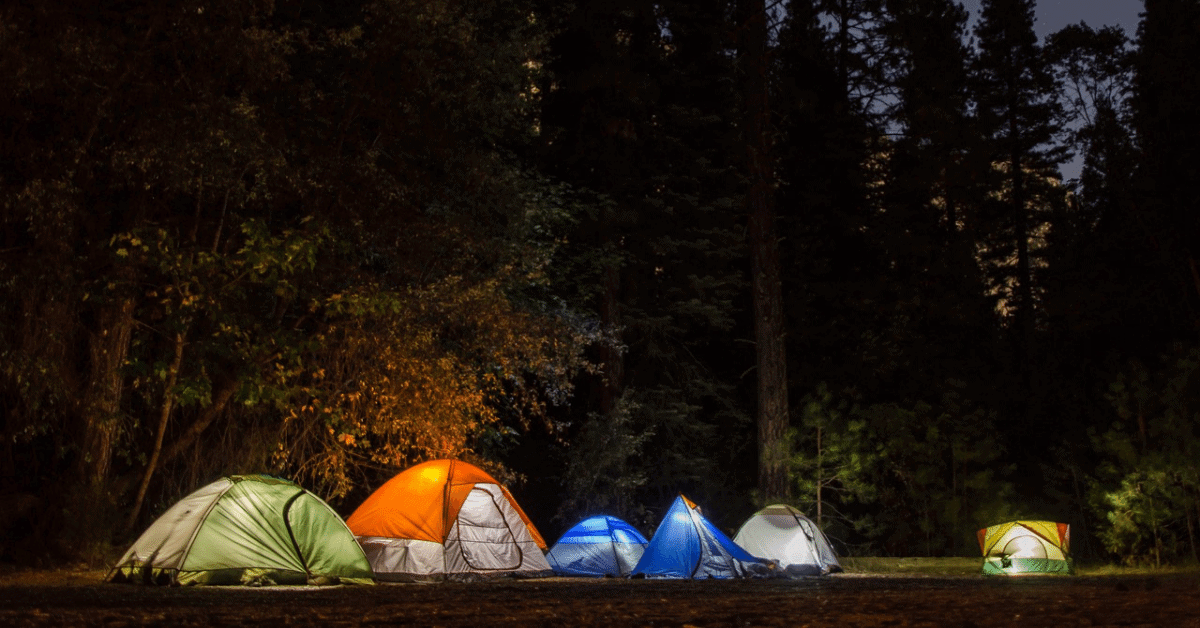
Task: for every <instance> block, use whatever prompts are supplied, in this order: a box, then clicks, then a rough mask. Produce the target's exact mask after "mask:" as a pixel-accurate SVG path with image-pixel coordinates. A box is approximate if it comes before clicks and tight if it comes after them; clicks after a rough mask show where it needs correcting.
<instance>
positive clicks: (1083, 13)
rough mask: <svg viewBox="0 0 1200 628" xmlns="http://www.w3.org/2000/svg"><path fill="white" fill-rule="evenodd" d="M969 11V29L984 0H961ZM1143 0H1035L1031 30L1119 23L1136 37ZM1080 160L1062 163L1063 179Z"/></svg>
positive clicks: (1075, 173) (1070, 176) (1073, 171)
mask: <svg viewBox="0 0 1200 628" xmlns="http://www.w3.org/2000/svg"><path fill="white" fill-rule="evenodd" d="M960 1H961V2H962V4H963V6H964V7H966V9H967V11H968V12H970V14H971V22H970V24H971V28H972V29H974V26H975V22H976V21H977V20H978V19H979V11H980V9H979V7H980V4H981V3H982V2H983V0H960ZM1141 12H1142V0H1038V3H1037V23H1036V24H1035V25H1034V29H1035V30H1036V31H1037V34H1038V37H1040V38H1041V39H1042V40H1043V41H1045V38H1046V37H1047V36H1048V35H1050V34H1051V33H1054V32H1055V31H1058V30H1059V29H1061V28H1063V27H1064V26H1068V25H1070V24H1078V23H1079V22H1084V23H1086V24H1087V25H1088V26H1090V27H1092V28H1094V29H1099V28H1101V27H1104V26H1121V27H1122V28H1124V29H1125V33H1126V34H1127V35H1129V38H1130V39H1133V38H1135V37H1137V26H1138V19H1139V14H1140V13H1141ZM1081 167H1082V161H1081V160H1080V159H1079V158H1078V157H1077V158H1076V159H1074V160H1072V161H1071V162H1068V163H1065V164H1063V165H1062V173H1063V177H1064V178H1065V179H1073V178H1075V177H1078V176H1079V170H1080V168H1081Z"/></svg>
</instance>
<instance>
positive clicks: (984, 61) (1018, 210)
mask: <svg viewBox="0 0 1200 628" xmlns="http://www.w3.org/2000/svg"><path fill="white" fill-rule="evenodd" d="M1033 20H1034V2H1033V0H984V2H983V5H982V14H981V18H980V21H979V23H978V24H977V26H976V28H975V35H976V36H977V37H978V46H979V55H978V57H977V58H976V59H975V62H974V64H973V66H972V85H971V92H972V96H973V104H974V107H975V117H976V122H977V124H978V128H979V131H980V133H981V134H982V135H983V137H984V139H985V141H986V143H985V144H984V145H983V146H982V150H983V157H984V160H983V161H982V162H981V163H980V165H981V166H982V167H984V168H985V170H984V172H983V173H982V174H983V176H985V177H987V178H991V179H992V180H993V181H995V183H994V186H995V187H993V188H992V190H991V192H992V202H990V203H989V205H990V208H989V207H987V206H985V207H984V208H983V209H984V212H983V216H982V218H981V220H980V223H979V224H980V225H981V227H980V232H979V238H980V239H979V242H980V244H982V245H983V247H984V249H985V256H986V257H985V259H986V262H987V266H988V267H989V268H990V270H991V272H992V276H991V277H990V278H989V279H990V283H991V288H992V289H993V290H995V291H996V292H997V293H998V294H1000V295H1001V298H1002V304H1001V309H1002V311H1003V312H1004V314H1005V316H1006V318H1008V319H1009V320H1010V321H1011V325H1010V326H1009V329H1010V332H1011V334H1012V337H1013V345H1012V346H1013V355H1014V359H1013V368H1014V369H1015V371H1016V374H1017V377H1018V379H1019V381H1020V382H1021V384H1020V386H1021V390H1022V393H1021V394H1020V397H1021V398H1027V397H1028V393H1029V392H1030V387H1031V386H1032V383H1033V382H1034V381H1036V378H1034V377H1033V374H1032V371H1033V367H1034V365H1035V364H1036V360H1035V359H1034V355H1033V352H1034V347H1035V346H1036V345H1035V333H1036V332H1037V330H1038V329H1039V328H1040V327H1041V326H1042V325H1043V320H1042V319H1044V315H1043V313H1042V312H1043V308H1042V306H1041V304H1040V299H1041V289H1040V287H1039V285H1038V274H1039V273H1040V268H1041V267H1043V266H1044V263H1043V262H1042V261H1041V260H1040V259H1039V258H1040V256H1041V254H1042V252H1043V250H1044V245H1043V241H1044V239H1045V237H1046V235H1047V233H1048V231H1049V229H1050V219H1049V215H1048V214H1049V210H1050V208H1051V207H1052V206H1053V204H1054V203H1059V202H1061V199H1062V193H1061V192H1060V191H1059V190H1058V189H1057V188H1056V187H1055V185H1054V181H1056V180H1057V165H1058V163H1059V162H1060V161H1061V160H1062V159H1063V158H1064V156H1065V153H1064V150H1063V149H1062V148H1061V147H1060V146H1058V145H1057V144H1056V143H1055V142H1056V139H1057V135H1058V130H1059V128H1060V126H1059V125H1060V123H1061V111H1060V109H1059V106H1058V102H1057V99H1056V96H1057V90H1058V89H1059V86H1058V84H1057V81H1056V80H1055V77H1054V75H1053V74H1052V73H1051V71H1050V68H1049V66H1048V65H1047V63H1046V61H1045V59H1044V57H1043V55H1042V52H1041V47H1040V46H1039V45H1038V41H1037V36H1036V34H1035V33H1034V31H1033ZM1027 411H1028V408H1025V409H1021V410H1018V412H1020V413H1022V414H1024V413H1026V412H1027ZM1024 418H1025V419H1026V420H1029V419H1031V418H1032V417H1030V416H1025V417H1024Z"/></svg>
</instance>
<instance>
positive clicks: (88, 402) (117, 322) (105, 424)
mask: <svg viewBox="0 0 1200 628" xmlns="http://www.w3.org/2000/svg"><path fill="white" fill-rule="evenodd" d="M133 308H134V301H133V299H132V298H130V297H123V298H120V299H118V300H117V301H115V302H114V303H111V304H108V305H105V306H103V307H101V308H100V311H99V313H98V316H97V321H96V331H95V333H94V334H93V335H92V337H91V339H90V341H89V348H88V349H89V356H88V357H89V359H90V364H89V367H88V383H87V388H86V394H85V397H84V400H83V404H82V408H81V414H82V421H83V424H82V426H81V433H80V435H81V444H82V445H81V448H80V452H79V459H78V461H77V463H76V473H77V476H78V477H79V479H80V480H81V481H82V482H83V483H84V484H85V485H87V486H90V487H92V488H101V487H103V485H104V484H105V482H107V480H108V475H109V467H110V466H111V463H112V453H113V446H114V444H115V440H116V435H117V427H118V425H117V415H118V412H119V411H120V407H121V388H122V376H121V365H122V364H124V362H125V358H126V356H128V354H129V341H130V337H131V335H132V332H133Z"/></svg>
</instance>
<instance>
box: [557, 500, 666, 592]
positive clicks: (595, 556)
mask: <svg viewBox="0 0 1200 628" xmlns="http://www.w3.org/2000/svg"><path fill="white" fill-rule="evenodd" d="M647 543H649V541H647V540H646V537H644V536H642V533H641V532H638V531H637V529H636V528H634V527H633V526H631V525H629V524H628V523H625V522H624V521H622V520H620V519H618V518H617V517H609V516H604V515H602V516H598V517H589V518H587V519H584V520H583V521H580V522H579V523H577V524H575V525H574V526H573V527H572V528H571V529H570V530H567V531H566V532H565V533H563V535H562V538H560V539H558V542H557V543H555V544H554V547H552V548H550V551H549V552H548V553H547V554H546V560H547V561H548V562H549V563H550V567H551V568H552V569H554V573H555V574H556V575H559V576H593V577H604V576H614V577H618V576H628V575H629V572H630V571H633V568H634V566H636V565H637V562H638V560H639V559H640V558H641V557H642V553H643V552H644V551H645V549H646V544H647Z"/></svg>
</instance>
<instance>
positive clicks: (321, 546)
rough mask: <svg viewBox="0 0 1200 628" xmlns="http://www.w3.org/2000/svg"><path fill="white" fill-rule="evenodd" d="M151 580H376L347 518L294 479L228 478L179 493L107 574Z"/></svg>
mask: <svg viewBox="0 0 1200 628" xmlns="http://www.w3.org/2000/svg"><path fill="white" fill-rule="evenodd" d="M108 580H109V581H110V582H142V583H148V584H173V585H178V584H245V585H272V584H335V583H339V582H340V583H355V584H371V583H373V582H374V574H373V572H372V571H371V565H370V563H368V562H367V558H366V556H365V555H364V554H363V551H362V548H361V547H359V545H358V542H357V541H355V539H354V535H353V534H351V533H350V529H349V528H347V527H346V523H345V522H344V521H342V518H341V517H339V516H338V514H337V513H336V512H334V511H333V509H332V508H330V507H329V505H328V504H326V503H325V502H324V501H322V500H321V499H320V498H319V497H317V496H316V495H313V494H312V493H310V492H308V491H306V490H304V489H303V488H300V486H298V485H296V484H295V483H294V482H290V481H288V480H284V479H280V478H274V477H269V476H263V475H234V476H229V477H226V478H222V479H220V480H217V481H216V482H213V483H212V484H209V485H208V486H205V487H203V488H201V489H199V490H197V491H196V492H194V493H192V494H191V495H188V496H187V497H184V498H183V499H181V500H179V502H177V503H176V504H175V505H174V506H171V507H170V508H169V509H167V511H166V512H165V513H163V515H162V516H161V517H159V518H158V519H157V520H156V521H155V522H154V523H153V524H151V525H150V527H149V528H147V529H146V531H145V532H143V533H142V535H141V536H140V537H138V540H137V541H136V542H134V544H133V547H131V548H129V551H128V552H125V555H124V556H123V557H122V558H121V560H120V562H118V563H117V566H116V567H113V569H112V571H110V572H109V574H108Z"/></svg>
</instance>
